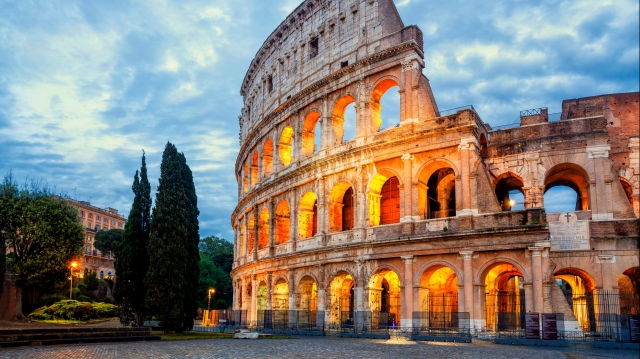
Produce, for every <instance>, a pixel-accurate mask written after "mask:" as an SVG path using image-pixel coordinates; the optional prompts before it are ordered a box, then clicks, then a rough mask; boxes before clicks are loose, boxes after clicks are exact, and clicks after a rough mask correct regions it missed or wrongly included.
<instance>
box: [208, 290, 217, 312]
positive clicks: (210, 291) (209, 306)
mask: <svg viewBox="0 0 640 359" xmlns="http://www.w3.org/2000/svg"><path fill="white" fill-rule="evenodd" d="M215 292H216V290H215V289H214V288H209V305H208V310H209V311H211V295H212V294H214V293H215Z"/></svg>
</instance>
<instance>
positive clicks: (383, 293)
mask: <svg viewBox="0 0 640 359" xmlns="http://www.w3.org/2000/svg"><path fill="white" fill-rule="evenodd" d="M398 273H400V272H399V271H397V270H396V269H395V268H393V266H390V265H381V266H378V267H377V268H376V269H375V271H374V272H373V274H372V275H371V276H370V277H369V282H368V289H369V306H370V308H369V309H370V310H371V311H372V312H373V314H372V315H374V316H375V315H376V314H375V313H376V312H385V313H388V323H387V325H389V326H392V325H394V324H396V325H397V324H399V323H400V315H401V314H400V313H401V306H400V303H401V294H400V292H401V287H402V284H401V283H402V282H401V279H400V275H398Z"/></svg>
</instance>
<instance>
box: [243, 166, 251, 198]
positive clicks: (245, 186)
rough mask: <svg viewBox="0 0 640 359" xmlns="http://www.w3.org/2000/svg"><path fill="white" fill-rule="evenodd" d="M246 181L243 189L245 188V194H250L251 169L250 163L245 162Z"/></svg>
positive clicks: (244, 180)
mask: <svg viewBox="0 0 640 359" xmlns="http://www.w3.org/2000/svg"><path fill="white" fill-rule="evenodd" d="M243 172H244V179H243V184H244V186H243V188H244V193H247V192H249V173H250V169H249V162H248V161H247V162H245V163H244V171H243Z"/></svg>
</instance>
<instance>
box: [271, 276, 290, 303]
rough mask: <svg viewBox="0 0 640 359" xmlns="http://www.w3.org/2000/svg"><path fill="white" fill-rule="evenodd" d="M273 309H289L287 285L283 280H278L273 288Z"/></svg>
mask: <svg viewBox="0 0 640 359" xmlns="http://www.w3.org/2000/svg"><path fill="white" fill-rule="evenodd" d="M273 309H274V310H288V309H289V283H287V281H286V280H285V279H284V278H280V279H278V280H277V281H276V284H275V285H274V286H273Z"/></svg>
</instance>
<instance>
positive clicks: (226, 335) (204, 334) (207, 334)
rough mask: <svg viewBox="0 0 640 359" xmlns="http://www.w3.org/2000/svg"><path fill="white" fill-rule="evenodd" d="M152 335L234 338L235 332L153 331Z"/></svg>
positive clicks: (163, 338) (182, 337) (170, 337)
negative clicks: (167, 332) (166, 332)
mask: <svg viewBox="0 0 640 359" xmlns="http://www.w3.org/2000/svg"><path fill="white" fill-rule="evenodd" d="M151 334H152V335H159V336H160V338H162V340H193V339H228V338H233V334H229V333H212V332H187V333H169V334H163V332H162V331H153V332H151Z"/></svg>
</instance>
